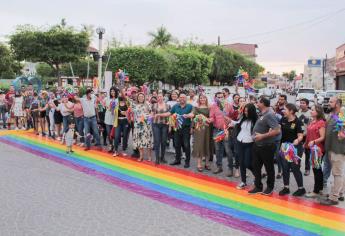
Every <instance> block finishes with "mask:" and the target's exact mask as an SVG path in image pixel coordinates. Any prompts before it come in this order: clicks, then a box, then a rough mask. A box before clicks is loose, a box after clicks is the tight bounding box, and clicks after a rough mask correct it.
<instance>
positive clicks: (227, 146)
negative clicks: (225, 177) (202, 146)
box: [213, 128, 234, 169]
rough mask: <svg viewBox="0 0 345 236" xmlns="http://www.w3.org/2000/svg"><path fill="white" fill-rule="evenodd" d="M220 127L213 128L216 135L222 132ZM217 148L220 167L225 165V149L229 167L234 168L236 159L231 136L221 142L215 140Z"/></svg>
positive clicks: (217, 161) (217, 163) (217, 162)
mask: <svg viewBox="0 0 345 236" xmlns="http://www.w3.org/2000/svg"><path fill="white" fill-rule="evenodd" d="M220 131H221V130H220V129H217V128H214V129H213V136H215V135H216V134H217V133H218V132H220ZM215 148H216V159H217V160H216V165H217V166H218V167H222V166H223V156H224V151H225V155H226V157H227V159H228V167H229V169H232V168H233V166H234V160H233V156H232V152H231V138H229V139H228V140H223V141H221V142H215Z"/></svg>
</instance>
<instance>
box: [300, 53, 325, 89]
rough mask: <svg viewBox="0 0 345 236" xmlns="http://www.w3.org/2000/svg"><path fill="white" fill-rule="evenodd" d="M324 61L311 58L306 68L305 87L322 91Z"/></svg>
mask: <svg viewBox="0 0 345 236" xmlns="http://www.w3.org/2000/svg"><path fill="white" fill-rule="evenodd" d="M322 63H323V60H322V59H315V58H311V59H309V60H308V63H307V65H305V66H304V77H303V86H304V87H309V88H311V87H312V88H315V89H317V90H320V89H322Z"/></svg>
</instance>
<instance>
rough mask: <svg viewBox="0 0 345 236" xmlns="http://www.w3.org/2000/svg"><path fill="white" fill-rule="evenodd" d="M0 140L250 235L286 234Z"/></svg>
mask: <svg viewBox="0 0 345 236" xmlns="http://www.w3.org/2000/svg"><path fill="white" fill-rule="evenodd" d="M0 142H2V143H6V144H9V145H11V146H14V147H16V148H18V149H21V150H24V151H26V152H29V153H32V154H34V155H36V156H40V157H42V158H45V159H48V160H51V161H54V162H56V163H59V164H62V165H65V166H68V167H70V168H72V169H74V170H77V171H80V172H83V173H86V174H88V175H91V176H94V177H96V178H99V179H102V180H105V181H107V182H109V183H111V184H114V185H116V186H118V187H120V188H122V189H126V190H128V191H131V192H134V193H136V194H140V195H143V196H146V197H148V198H151V199H154V200H156V201H159V202H162V203H165V204H167V205H170V206H172V207H174V208H178V209H180V210H183V211H187V212H190V213H192V214H194V215H198V216H200V217H202V218H208V219H209V220H212V221H215V222H217V223H220V224H223V225H225V226H228V227H231V228H234V229H238V230H241V231H244V232H247V233H250V234H252V235H286V234H283V233H280V232H277V231H273V230H270V229H267V228H264V227H261V226H259V225H256V224H253V223H250V222H247V221H243V220H239V219H236V218H234V217H232V216H229V215H226V214H223V213H221V212H217V211H213V210H210V209H207V208H203V207H200V206H196V205H194V204H191V203H188V202H185V201H181V200H179V199H176V198H172V197H169V196H167V195H165V194H162V193H159V192H157V191H152V190H149V189H146V188H144V187H142V186H140V185H137V184H133V183H130V182H127V181H123V180H121V179H118V178H115V177H113V176H109V175H105V174H103V173H101V172H98V171H95V170H93V169H90V168H86V167H83V166H81V165H77V164H75V163H72V162H70V161H67V160H64V159H61V158H59V157H56V156H54V155H51V154H48V153H44V152H41V151H37V150H33V149H30V148H27V147H24V146H22V145H20V144H18V143H15V142H12V141H8V140H4V139H0Z"/></svg>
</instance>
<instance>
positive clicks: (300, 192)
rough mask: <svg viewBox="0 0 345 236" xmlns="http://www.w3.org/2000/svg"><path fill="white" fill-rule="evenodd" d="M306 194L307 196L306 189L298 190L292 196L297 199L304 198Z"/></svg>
mask: <svg viewBox="0 0 345 236" xmlns="http://www.w3.org/2000/svg"><path fill="white" fill-rule="evenodd" d="M304 194H305V189H304V188H299V189H297V191H296V192H294V193H293V194H292V196H295V197H302V196H303V195H304Z"/></svg>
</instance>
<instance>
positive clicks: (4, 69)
mask: <svg viewBox="0 0 345 236" xmlns="http://www.w3.org/2000/svg"><path fill="white" fill-rule="evenodd" d="M21 68H22V66H21V65H20V63H19V62H17V61H16V60H15V59H14V56H13V55H12V53H11V51H10V49H9V48H8V47H7V46H6V45H4V44H1V43H0V78H2V79H14V77H15V76H16V74H19V73H20V69H21Z"/></svg>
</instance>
